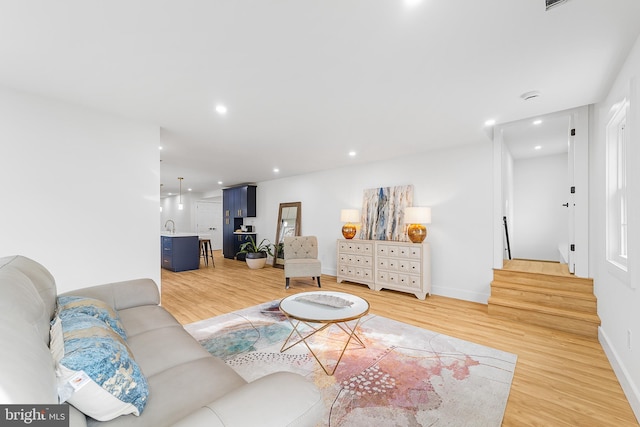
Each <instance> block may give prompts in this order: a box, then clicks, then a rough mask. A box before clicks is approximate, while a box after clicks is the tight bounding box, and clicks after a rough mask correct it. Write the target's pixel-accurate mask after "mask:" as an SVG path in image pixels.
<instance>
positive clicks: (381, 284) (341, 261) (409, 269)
mask: <svg viewBox="0 0 640 427" xmlns="http://www.w3.org/2000/svg"><path fill="white" fill-rule="evenodd" d="M337 254H338V276H337V281H338V283H342V281H344V280H347V281H350V282H355V283H362V284H365V285H367V286H369V288H371V289H373V290H376V291H379V290H381V289H394V290H397V291H402V292H409V293H412V294H414V295H415V296H416V297H418V298H420V299H425V298H426V296H427V294H429V293H430V292H431V249H430V246H429V244H428V243H411V242H395V241H389V240H358V239H352V240H344V239H340V240H338V245H337Z"/></svg>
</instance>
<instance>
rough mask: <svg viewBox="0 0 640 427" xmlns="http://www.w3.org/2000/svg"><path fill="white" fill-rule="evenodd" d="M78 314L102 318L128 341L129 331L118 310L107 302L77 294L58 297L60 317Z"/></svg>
mask: <svg viewBox="0 0 640 427" xmlns="http://www.w3.org/2000/svg"><path fill="white" fill-rule="evenodd" d="M76 314H88V315H89V316H93V317H95V318H96V319H100V320H102V321H103V322H105V323H106V324H108V325H109V326H110V327H111V329H113V330H114V331H116V332H117V333H118V335H120V336H121V337H122V338H123V339H124V340H125V341H126V339H127V333H126V332H125V331H124V327H123V326H122V323H121V322H120V316H119V315H118V312H117V311H115V310H114V309H113V307H111V306H110V305H109V304H107V303H106V302H104V301H100V300H98V299H94V298H86V297H77V296H64V297H58V315H59V316H60V317H67V316H75V315H76Z"/></svg>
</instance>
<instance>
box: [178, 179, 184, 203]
mask: <svg viewBox="0 0 640 427" xmlns="http://www.w3.org/2000/svg"><path fill="white" fill-rule="evenodd" d="M183 179H184V178H183V177H181V176H179V177H178V181H180V193H179V196H178V197H179V198H178V210H180V211H181V210H183V209H184V205H183V204H182V180H183Z"/></svg>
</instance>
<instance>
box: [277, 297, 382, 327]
mask: <svg viewBox="0 0 640 427" xmlns="http://www.w3.org/2000/svg"><path fill="white" fill-rule="evenodd" d="M313 295H328V296H334V297H338V298H342V299H344V300H347V301H350V302H352V303H353V304H352V305H350V306H347V307H332V306H329V305H324V304H318V303H313V302H307V301H301V300H296V298H298V297H308V296H313ZM280 311H282V312H283V313H284V314H285V315H287V316H288V317H292V318H294V319H298V320H304V321H308V322H331V323H333V322H347V321H349V320H353V319H358V318H360V317H362V316H364V315H365V314H367V313H368V312H369V303H368V302H367V300H365V299H363V298H360V297H358V296H355V295H351V294H347V293H345V292H333V291H314V292H302V293H299V294H295V295H290V296H288V297H286V298H284V299H283V300H282V301H280Z"/></svg>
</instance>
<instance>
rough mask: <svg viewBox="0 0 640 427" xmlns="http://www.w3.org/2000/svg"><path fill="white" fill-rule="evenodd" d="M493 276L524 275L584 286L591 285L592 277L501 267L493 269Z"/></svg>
mask: <svg viewBox="0 0 640 427" xmlns="http://www.w3.org/2000/svg"><path fill="white" fill-rule="evenodd" d="M493 275H494V277H496V276H500V277H504V278H507V277H526V278H532V279H540V280H547V281H550V282H563V283H580V284H584V285H585V286H593V279H590V278H584V277H577V276H558V275H555V274H547V273H533V272H529V271H517V270H504V269H501V268H494V269H493Z"/></svg>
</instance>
